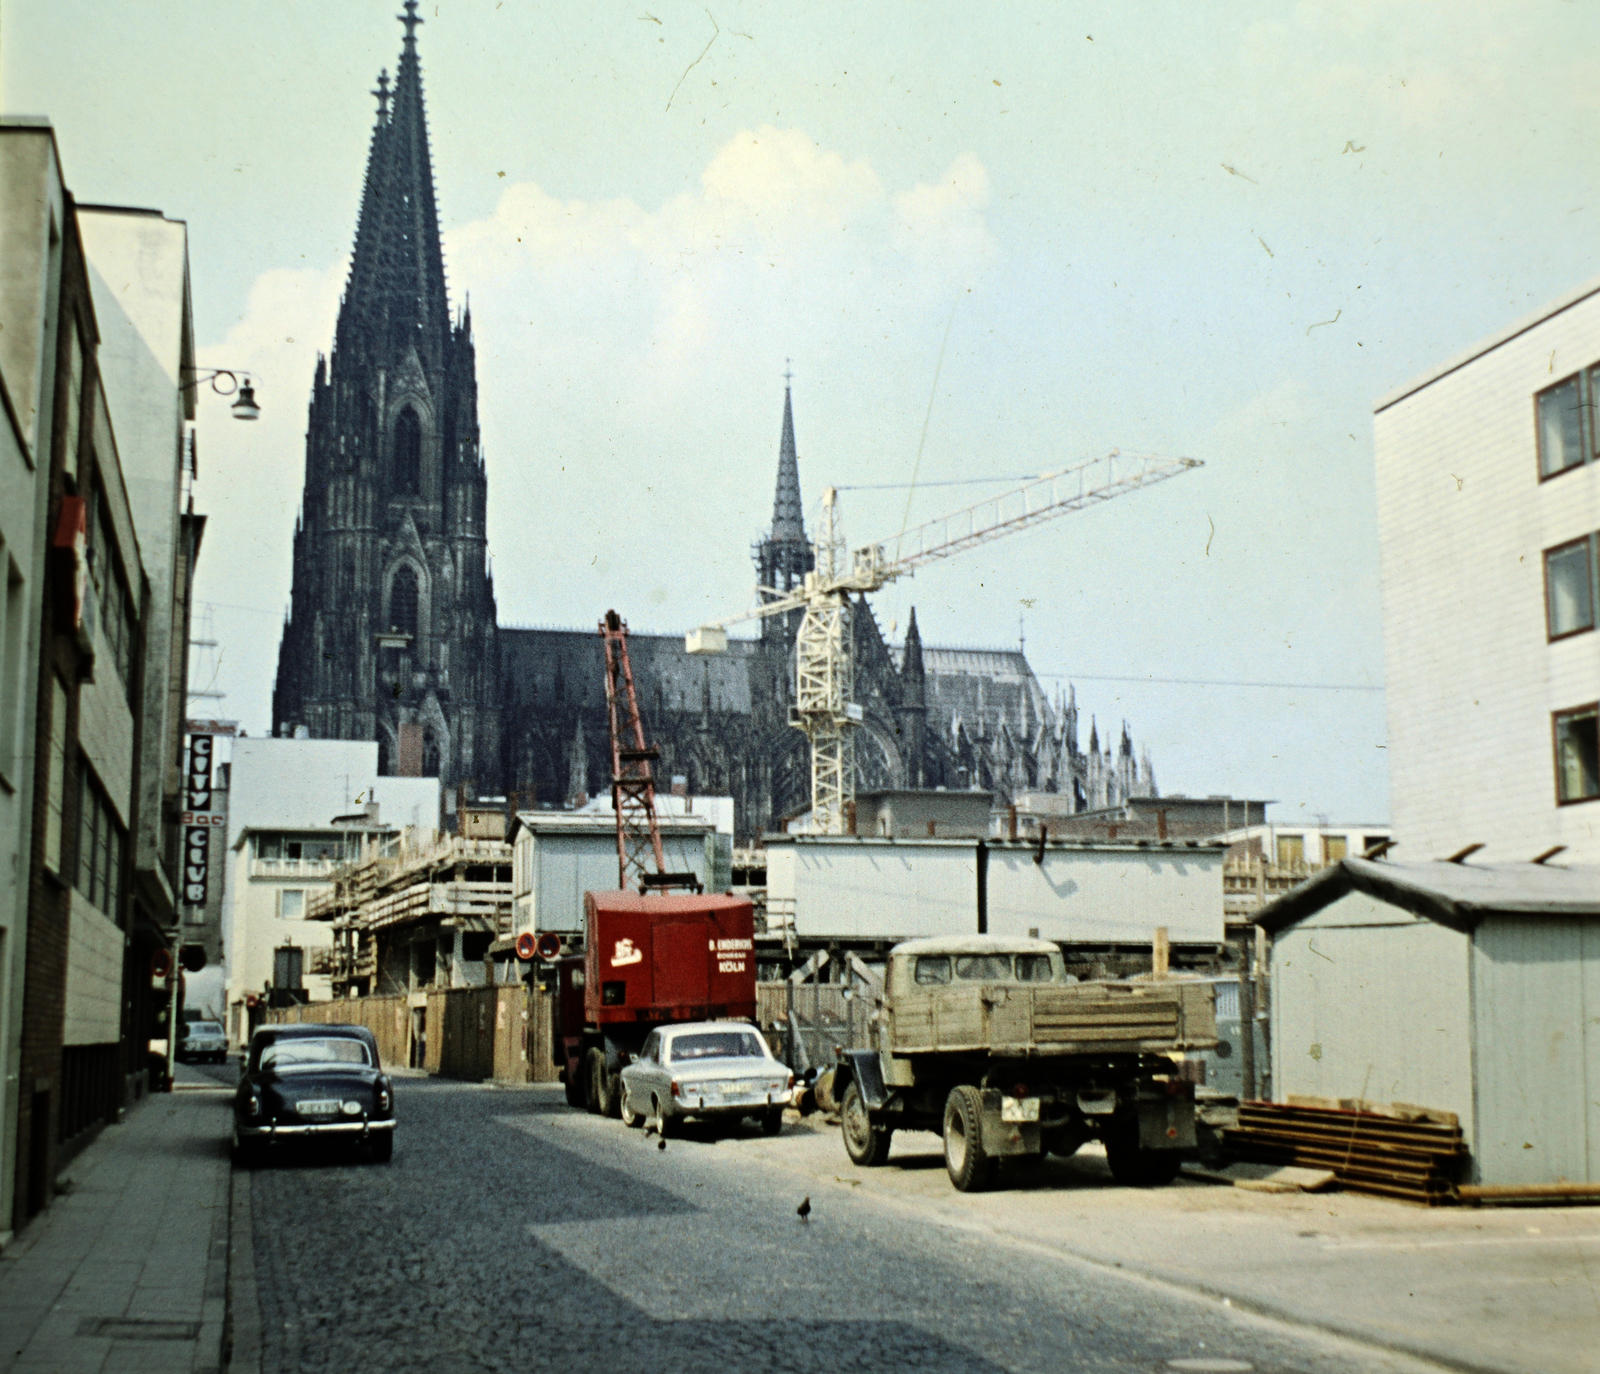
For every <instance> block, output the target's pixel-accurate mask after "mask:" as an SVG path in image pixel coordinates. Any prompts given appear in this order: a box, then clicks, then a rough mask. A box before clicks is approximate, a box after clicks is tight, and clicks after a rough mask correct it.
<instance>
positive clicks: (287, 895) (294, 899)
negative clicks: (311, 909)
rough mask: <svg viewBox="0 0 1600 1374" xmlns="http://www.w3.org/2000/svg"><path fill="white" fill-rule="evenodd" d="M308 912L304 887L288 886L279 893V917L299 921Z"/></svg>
mask: <svg viewBox="0 0 1600 1374" xmlns="http://www.w3.org/2000/svg"><path fill="white" fill-rule="evenodd" d="M305 914H306V894H305V891H304V889H302V888H294V887H286V888H284V890H283V891H282V892H280V893H279V894H278V917H279V919H280V920H284V921H298V920H301V919H303V918H304V916H305Z"/></svg>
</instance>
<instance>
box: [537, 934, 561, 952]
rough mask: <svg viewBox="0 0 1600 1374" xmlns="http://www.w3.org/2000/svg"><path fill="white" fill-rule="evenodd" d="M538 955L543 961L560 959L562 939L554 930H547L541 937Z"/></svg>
mask: <svg viewBox="0 0 1600 1374" xmlns="http://www.w3.org/2000/svg"><path fill="white" fill-rule="evenodd" d="M538 954H539V957H540V958H541V959H559V958H560V957H561V937H560V936H559V935H557V934H556V933H555V932H554V931H553V930H547V931H545V933H544V934H543V935H541V936H540V937H539V944H538Z"/></svg>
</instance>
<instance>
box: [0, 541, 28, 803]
mask: <svg viewBox="0 0 1600 1374" xmlns="http://www.w3.org/2000/svg"><path fill="white" fill-rule="evenodd" d="M0 556H3V558H0V561H3V567H4V570H5V574H6V585H5V587H4V588H3V590H4V593H5V601H4V603H3V610H0V613H3V614H4V617H5V618H4V619H3V620H0V777H3V778H5V779H6V781H7V782H8V783H10V784H12V785H15V784H16V782H17V776H16V755H17V724H18V717H19V716H20V715H21V714H22V711H21V708H22V693H23V691H24V689H25V685H26V683H27V679H28V665H27V663H25V662H24V661H23V654H22V644H23V629H24V627H25V625H26V622H27V607H26V603H25V602H24V600H23V591H24V589H25V587H26V584H25V583H24V581H23V578H22V573H21V572H20V571H19V569H18V568H17V565H16V564H15V563H14V562H12V561H11V558H10V556H9V555H6V554H5V551H4V549H3V547H0Z"/></svg>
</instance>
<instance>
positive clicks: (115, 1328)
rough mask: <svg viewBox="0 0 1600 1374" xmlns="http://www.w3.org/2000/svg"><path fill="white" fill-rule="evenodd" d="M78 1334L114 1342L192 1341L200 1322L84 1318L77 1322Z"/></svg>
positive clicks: (143, 1318) (131, 1318)
mask: <svg viewBox="0 0 1600 1374" xmlns="http://www.w3.org/2000/svg"><path fill="white" fill-rule="evenodd" d="M78 1334H79V1335H80V1336H99V1337H100V1338H101V1339H102V1340H113V1341H192V1340H194V1339H195V1338H196V1337H197V1336H198V1335H199V1334H200V1323H199V1322H165V1321H159V1320H157V1319H155V1318H153V1317H85V1318H84V1319H83V1320H82V1321H80V1322H79V1323H78Z"/></svg>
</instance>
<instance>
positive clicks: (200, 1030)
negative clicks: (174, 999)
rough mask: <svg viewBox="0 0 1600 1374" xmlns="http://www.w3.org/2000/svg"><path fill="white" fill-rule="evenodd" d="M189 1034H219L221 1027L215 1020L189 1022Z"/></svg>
mask: <svg viewBox="0 0 1600 1374" xmlns="http://www.w3.org/2000/svg"><path fill="white" fill-rule="evenodd" d="M189 1034H190V1035H221V1034H222V1027H221V1026H220V1025H219V1024H218V1023H217V1022H215V1021H191V1022H189Z"/></svg>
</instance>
